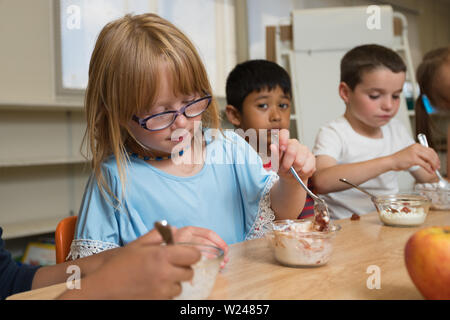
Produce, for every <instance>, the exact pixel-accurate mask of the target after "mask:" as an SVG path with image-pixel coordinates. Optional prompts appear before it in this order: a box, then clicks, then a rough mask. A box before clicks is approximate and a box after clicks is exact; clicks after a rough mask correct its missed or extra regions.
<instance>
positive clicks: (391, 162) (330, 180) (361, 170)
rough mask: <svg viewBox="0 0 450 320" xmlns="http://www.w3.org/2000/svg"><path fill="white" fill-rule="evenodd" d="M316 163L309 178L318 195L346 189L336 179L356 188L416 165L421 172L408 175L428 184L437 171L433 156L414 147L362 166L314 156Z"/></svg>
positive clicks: (421, 147)
mask: <svg viewBox="0 0 450 320" xmlns="http://www.w3.org/2000/svg"><path fill="white" fill-rule="evenodd" d="M316 161H317V162H316V166H317V171H316V172H315V174H314V175H313V184H314V188H315V190H316V191H317V193H320V194H325V193H330V192H337V191H342V190H346V189H348V188H350V187H349V186H348V185H346V184H345V183H342V182H340V181H339V179H340V178H346V179H348V180H349V181H351V182H352V183H354V184H357V185H359V184H362V183H364V182H366V181H368V180H370V179H373V178H375V177H377V176H379V175H380V174H383V173H385V172H388V171H401V170H408V169H409V168H411V167H413V166H416V165H419V166H421V168H420V169H418V170H416V171H415V172H412V174H413V175H414V177H415V178H416V179H417V180H418V181H419V182H423V181H431V180H433V179H435V174H434V173H433V171H434V170H435V169H436V168H438V167H439V158H438V157H437V154H436V152H434V151H433V150H432V149H430V148H426V147H423V146H421V145H419V144H417V143H416V144H413V145H411V146H409V147H407V148H405V149H403V150H400V151H398V152H396V153H394V154H392V155H389V156H385V157H380V158H376V159H372V160H367V161H362V162H356V163H348V164H340V165H338V164H337V161H336V160H335V159H334V158H333V157H330V156H326V155H319V156H317V159H316Z"/></svg>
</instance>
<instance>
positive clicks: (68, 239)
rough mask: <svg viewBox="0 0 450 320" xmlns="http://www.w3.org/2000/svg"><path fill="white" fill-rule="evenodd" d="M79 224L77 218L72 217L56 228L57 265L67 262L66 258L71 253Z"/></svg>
mask: <svg viewBox="0 0 450 320" xmlns="http://www.w3.org/2000/svg"><path fill="white" fill-rule="evenodd" d="M76 224H77V216H71V217H67V218H64V219H62V220H61V221H60V222H59V223H58V225H57V226H56V231H55V248H56V263H61V262H64V261H66V257H67V255H68V254H69V252H70V244H71V243H72V240H73V236H74V234H75V226H76Z"/></svg>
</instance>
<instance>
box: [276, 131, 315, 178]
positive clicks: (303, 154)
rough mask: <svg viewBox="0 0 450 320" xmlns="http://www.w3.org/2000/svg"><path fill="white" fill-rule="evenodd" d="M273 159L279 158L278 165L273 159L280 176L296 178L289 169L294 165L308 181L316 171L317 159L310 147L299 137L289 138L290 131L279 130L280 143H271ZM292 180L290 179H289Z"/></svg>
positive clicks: (301, 176)
mask: <svg viewBox="0 0 450 320" xmlns="http://www.w3.org/2000/svg"><path fill="white" fill-rule="evenodd" d="M270 151H271V153H272V159H275V161H276V160H277V159H278V166H277V165H276V164H274V161H273V160H272V167H273V168H274V169H275V171H277V170H276V169H277V168H278V175H279V176H280V178H283V179H292V180H293V181H294V180H295V178H294V176H293V175H292V173H290V171H289V169H290V168H291V166H292V167H294V169H295V171H297V173H298V175H299V177H300V178H301V179H302V180H303V181H305V182H306V181H307V180H308V178H309V177H311V176H312V175H313V173H314V172H315V171H316V159H315V157H314V155H313V154H312V153H311V152H310V151H309V149H308V147H306V146H304V145H302V144H300V142H299V141H298V140H297V139H289V131H288V130H286V129H281V130H280V132H279V145H276V144H271V145H270ZM287 181H290V180H287Z"/></svg>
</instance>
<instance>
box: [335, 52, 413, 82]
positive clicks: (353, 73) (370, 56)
mask: <svg viewBox="0 0 450 320" xmlns="http://www.w3.org/2000/svg"><path fill="white" fill-rule="evenodd" d="M380 67H384V68H388V69H389V70H391V71H392V72H394V73H398V72H406V65H405V63H404V62H403V60H402V58H401V57H400V56H399V55H398V54H397V53H396V52H394V51H393V50H391V49H389V48H386V47H383V46H380V45H377V44H367V45H362V46H358V47H355V48H353V49H351V50H350V51H348V52H347V53H346V54H345V55H344V57H343V58H342V60H341V82H345V83H346V84H347V85H348V86H349V87H350V89H352V90H353V89H355V87H356V86H357V85H358V84H359V83H360V82H361V78H362V74H363V73H364V72H367V71H372V70H374V69H378V68H380Z"/></svg>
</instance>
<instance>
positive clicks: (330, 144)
mask: <svg viewBox="0 0 450 320" xmlns="http://www.w3.org/2000/svg"><path fill="white" fill-rule="evenodd" d="M405 72H406V66H405V64H404V62H403V61H402V59H401V58H400V56H399V55H398V54H397V53H395V52H394V51H392V50H391V49H389V48H386V47H383V46H379V45H363V46H358V47H356V48H353V49H352V50H350V51H349V52H347V53H346V54H345V55H344V57H343V58H342V60H341V82H340V84H339V95H340V97H341V98H342V100H343V101H344V103H345V106H346V110H345V113H344V115H343V116H341V117H339V118H338V119H336V120H333V121H331V122H329V123H328V124H326V125H325V126H323V127H322V128H320V130H319V133H318V135H317V137H316V143H315V146H314V148H313V153H314V155H315V156H316V161H317V162H316V167H317V171H316V172H315V174H314V175H313V184H314V186H315V190H316V191H317V192H318V193H321V194H324V196H323V197H324V199H325V200H326V201H327V204H328V206H329V208H330V213H331V216H332V217H333V218H337V219H343V218H348V217H351V216H352V214H365V213H369V212H372V211H374V209H375V208H374V206H373V204H372V202H371V200H370V198H369V197H365V196H364V195H361V194H360V193H358V192H359V191H357V190H355V189H349V186H348V185H347V184H345V183H342V182H340V181H339V178H346V179H348V180H349V181H351V182H353V183H354V184H356V185H361V186H362V187H363V188H365V189H367V190H368V191H369V192H371V193H373V194H375V195H383V194H396V193H398V181H397V172H396V171H401V170H408V171H410V173H411V174H412V175H413V176H414V178H415V179H416V180H417V181H418V182H428V181H432V180H434V179H435V175H434V173H433V171H434V170H435V169H438V168H439V166H440V162H439V158H438V156H437V154H436V152H435V151H434V150H433V149H431V148H427V147H424V146H421V145H420V144H417V143H414V140H413V139H412V137H410V135H409V134H408V132H407V130H406V129H405V127H404V126H403V125H402V123H401V122H400V121H398V120H396V119H393V117H394V116H395V115H396V114H397V111H398V109H399V105H400V98H401V96H400V94H401V92H402V88H403V84H404V82H405Z"/></svg>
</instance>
